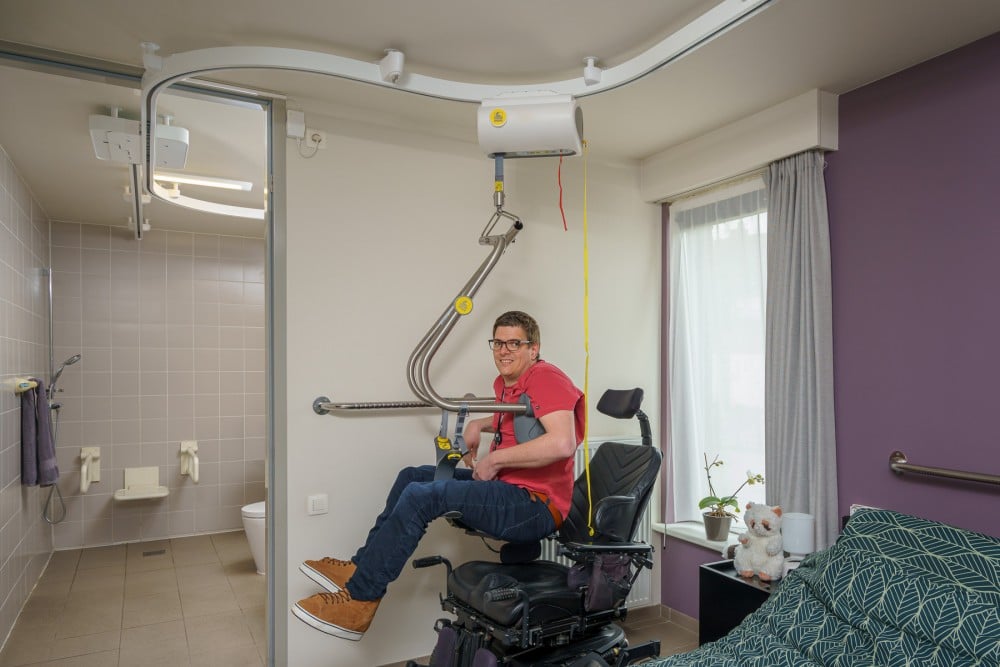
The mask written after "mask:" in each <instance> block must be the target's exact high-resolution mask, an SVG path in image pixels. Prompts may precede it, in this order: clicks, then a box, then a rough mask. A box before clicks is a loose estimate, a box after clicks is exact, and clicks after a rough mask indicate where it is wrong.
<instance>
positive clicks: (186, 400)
mask: <svg viewBox="0 0 1000 667" xmlns="http://www.w3.org/2000/svg"><path fill="white" fill-rule="evenodd" d="M167 410H168V412H167V414H168V415H169V416H170V419H186V420H189V421H191V423H192V424H193V420H194V396H192V395H180V394H171V395H170V396H169V397H168V398H167Z"/></svg>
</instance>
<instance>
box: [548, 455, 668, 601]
mask: <svg viewBox="0 0 1000 667" xmlns="http://www.w3.org/2000/svg"><path fill="white" fill-rule="evenodd" d="M595 440H596V442H598V443H601V442H606V441H609V440H613V441H614V442H620V443H622V444H626V445H641V444H642V438H640V437H639V436H635V437H630V438H600V439H596V438H595ZM596 451H597V447H596V446H594V445H591V446H590V456H591V458H593V456H594V452H596ZM584 456H585V450H584V448H583V446H582V445H581V446H580V447H577V450H576V462H575V464H574V470H575V473H574V477H579V476H580V475H581V474H582V473H583V469H584V467H583V461H584ZM651 539H652V528H651V527H650V520H649V506H648V505H647V506H646V509H645V510H644V511H643V514H642V518H641V519H640V520H639V527H638V528H637V529H636V531H635V541H636V542H645V543H646V544H652V541H651ZM558 551H559V543H558V542H556V541H555V540H545V541H543V542H542V556H541V557H542V558H544V559H545V560H552V561H555V562H557V563H562V564H563V565H567V566H571V565H573V562H572V561H571V560H569V559H568V558H565V557H563V556H559V555H557V554H558ZM652 603H653V595H652V571H651V570H647V569H646V568H643V569H642V571H641V572H640V573H639V578H638V579H636V580H635V585H634V586H632V590H631V591H630V592H629V595H628V597H627V598H625V604H626V606H628V607H630V608H631V607H643V606H646V605H649V604H652Z"/></svg>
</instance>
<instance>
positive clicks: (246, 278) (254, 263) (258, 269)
mask: <svg viewBox="0 0 1000 667" xmlns="http://www.w3.org/2000/svg"><path fill="white" fill-rule="evenodd" d="M263 256H264V253H263V251H261V258H262V259H260V260H251V261H244V262H243V282H245V283H263V282H264V260H263Z"/></svg>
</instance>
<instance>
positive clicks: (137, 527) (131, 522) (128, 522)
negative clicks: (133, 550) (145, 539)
mask: <svg viewBox="0 0 1000 667" xmlns="http://www.w3.org/2000/svg"><path fill="white" fill-rule="evenodd" d="M141 537H142V521H141V518H140V517H139V516H131V517H130V516H118V515H117V514H116V516H115V518H114V526H113V528H112V540H113V541H115V542H135V541H136V540H138V539H140V538H141Z"/></svg>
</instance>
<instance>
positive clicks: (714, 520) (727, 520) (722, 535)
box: [698, 454, 764, 542]
mask: <svg viewBox="0 0 1000 667" xmlns="http://www.w3.org/2000/svg"><path fill="white" fill-rule="evenodd" d="M704 456H705V475H706V477H708V493H709V495H707V496H705V497H704V498H702V499H701V500H700V501H699V502H698V509H703V510H704V509H707V510H708V511H707V512H704V513H703V514H702V517H703V518H704V520H705V537H706V538H707V539H709V540H711V541H713V542H721V541H723V540H725V539H726V537H727V536H728V535H729V529H730V527H731V526H732V523H733V519H735V518H736V514H738V513H739V511H740V504H739V501H737V500H736V494H738V493H739V492H740V491H742V490H743V487H744V486H747V485H750V486H753V485H755V484H763V483H764V476H763V475H761V474H756V475H755V474H754V473H753V472H751V471H749V470H747V475H746V479H745V480H743V483H742V484H740V485H739V486H738V487H736V490H735V491H733V492H732V493H731V494H729V495H727V496H720V495H719V494H718V492H717V491H716V490H715V486H714V485H713V484H712V468H716V467H719V466H721V465H722V464H723V462H722V461H720V460H719V456H718V455H716V456H715V458H714V459H712V461H711V462H709V460H708V454H705V455H704ZM730 510H732V511H730ZM734 512H735V514H734Z"/></svg>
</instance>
